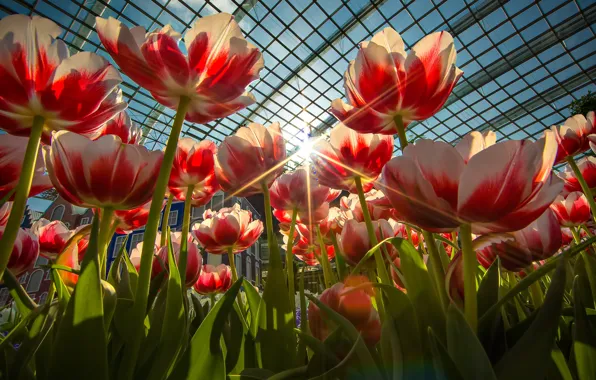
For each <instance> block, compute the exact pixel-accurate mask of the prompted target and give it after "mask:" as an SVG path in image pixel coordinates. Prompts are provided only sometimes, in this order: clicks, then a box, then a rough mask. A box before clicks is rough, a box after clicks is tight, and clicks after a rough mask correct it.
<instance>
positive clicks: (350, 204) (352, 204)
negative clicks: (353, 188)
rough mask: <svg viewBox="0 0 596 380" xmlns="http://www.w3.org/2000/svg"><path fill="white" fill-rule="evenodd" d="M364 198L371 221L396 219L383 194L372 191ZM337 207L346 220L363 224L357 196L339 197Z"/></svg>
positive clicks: (393, 210)
mask: <svg viewBox="0 0 596 380" xmlns="http://www.w3.org/2000/svg"><path fill="white" fill-rule="evenodd" d="M364 198H365V200H366V205H367V207H368V213H369V214H370V218H371V219H372V220H379V219H396V211H395V209H394V208H393V206H391V203H390V202H389V199H387V197H386V196H385V194H383V192H381V191H379V190H376V189H372V190H371V191H369V192H368V193H366V194H364ZM339 205H340V207H341V211H342V212H343V213H344V214H345V217H346V219H354V220H356V221H358V222H364V215H363V214H362V207H361V206H360V200H359V199H358V194H350V195H349V196H347V197H341V199H340V201H339Z"/></svg>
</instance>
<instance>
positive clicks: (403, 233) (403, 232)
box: [394, 223, 422, 248]
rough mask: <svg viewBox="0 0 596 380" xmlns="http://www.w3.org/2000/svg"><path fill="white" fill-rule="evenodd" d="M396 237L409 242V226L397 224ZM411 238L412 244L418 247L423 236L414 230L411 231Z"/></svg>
mask: <svg viewBox="0 0 596 380" xmlns="http://www.w3.org/2000/svg"><path fill="white" fill-rule="evenodd" d="M394 228H395V230H396V233H395V236H396V237H400V238H402V239H406V240H408V231H407V228H408V227H407V226H406V225H405V224H403V223H395V227H394ZM410 236H411V238H412V244H413V245H414V247H416V248H417V247H418V246H419V245H420V241H421V240H422V234H420V233H418V232H417V231H416V230H414V229H410Z"/></svg>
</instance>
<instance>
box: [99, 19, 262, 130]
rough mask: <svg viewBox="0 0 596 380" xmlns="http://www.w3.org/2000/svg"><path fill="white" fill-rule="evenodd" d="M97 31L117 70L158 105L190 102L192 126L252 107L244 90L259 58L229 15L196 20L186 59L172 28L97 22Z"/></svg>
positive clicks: (255, 73) (254, 74)
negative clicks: (130, 27)
mask: <svg viewBox="0 0 596 380" xmlns="http://www.w3.org/2000/svg"><path fill="white" fill-rule="evenodd" d="M96 30H97V34H98V35H99V39H100V40H101V42H102V43H103V45H104V47H105V49H106V50H107V52H108V54H110V55H111V56H112V58H113V59H114V61H116V63H117V64H118V66H119V67H120V70H122V72H123V73H124V74H126V75H127V76H128V77H130V78H131V79H132V80H133V81H135V82H137V83H138V84H139V85H140V86H141V87H144V88H145V89H147V90H148V91H149V92H150V93H151V95H153V97H154V98H155V100H157V101H158V102H159V103H161V104H163V105H164V106H166V107H170V108H172V109H176V108H177V107H178V103H179V101H180V98H181V97H182V96H184V97H187V98H189V99H190V105H189V107H188V112H187V113H186V120H188V121H190V122H195V123H203V124H204V123H208V122H210V121H212V120H215V119H219V118H222V117H226V116H228V115H231V114H233V113H234V112H237V111H239V110H241V109H243V108H245V107H247V106H249V105H251V104H253V103H254V102H255V98H254V96H253V95H252V94H249V93H247V92H245V89H246V87H247V86H248V84H249V83H250V82H252V81H253V80H255V79H257V78H258V77H259V71H260V70H261V69H262V68H263V58H262V56H261V53H260V51H259V49H257V48H256V47H255V46H254V45H253V44H251V43H250V42H248V41H246V40H245V39H244V37H243V36H242V32H241V30H240V28H239V27H238V24H237V23H236V21H234V16H232V15H230V14H227V13H220V14H215V15H212V16H207V17H202V18H199V19H198V20H197V22H195V24H194V25H193V26H192V28H190V29H189V30H188V31H187V32H186V34H185V36H184V44H185V47H186V51H187V53H188V54H187V55H185V54H184V53H183V52H182V51H181V50H180V47H179V43H180V39H181V38H182V36H181V35H180V34H179V33H177V32H175V31H174V30H173V29H172V27H171V26H170V25H166V26H164V27H163V28H162V29H161V30H154V31H152V32H146V31H145V29H144V28H143V27H141V26H136V27H134V28H132V29H129V28H128V27H127V26H125V25H123V24H122V23H121V22H120V21H118V20H116V19H115V18H112V17H110V18H109V19H103V18H100V17H98V18H97V19H96Z"/></svg>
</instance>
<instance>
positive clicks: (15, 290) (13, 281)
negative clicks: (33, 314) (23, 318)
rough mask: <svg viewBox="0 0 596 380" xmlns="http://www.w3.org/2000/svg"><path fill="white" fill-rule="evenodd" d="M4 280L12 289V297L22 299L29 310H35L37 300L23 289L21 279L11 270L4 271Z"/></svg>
mask: <svg viewBox="0 0 596 380" xmlns="http://www.w3.org/2000/svg"><path fill="white" fill-rule="evenodd" d="M2 280H3V281H4V285H6V287H7V288H8V289H9V290H10V295H11V296H12V298H14V299H18V300H19V301H21V303H22V304H23V306H25V307H26V308H27V309H29V310H34V309H35V308H36V307H37V304H36V303H35V301H33V300H32V299H31V297H29V294H28V293H27V291H26V290H25V289H23V287H22V286H21V283H20V282H19V280H18V279H17V278H16V277H15V275H14V274H13V273H12V272H11V271H10V270H7V271H4V275H3V276H2ZM48 294H49V293H48Z"/></svg>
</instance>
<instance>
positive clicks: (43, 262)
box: [35, 256, 49, 268]
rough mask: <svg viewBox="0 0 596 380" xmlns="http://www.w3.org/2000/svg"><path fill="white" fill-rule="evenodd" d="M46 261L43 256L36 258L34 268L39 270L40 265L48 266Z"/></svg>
mask: <svg viewBox="0 0 596 380" xmlns="http://www.w3.org/2000/svg"><path fill="white" fill-rule="evenodd" d="M48 261H49V260H48V259H47V258H45V257H43V256H38V257H37V260H35V268H39V267H41V266H42V265H47V264H48Z"/></svg>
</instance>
